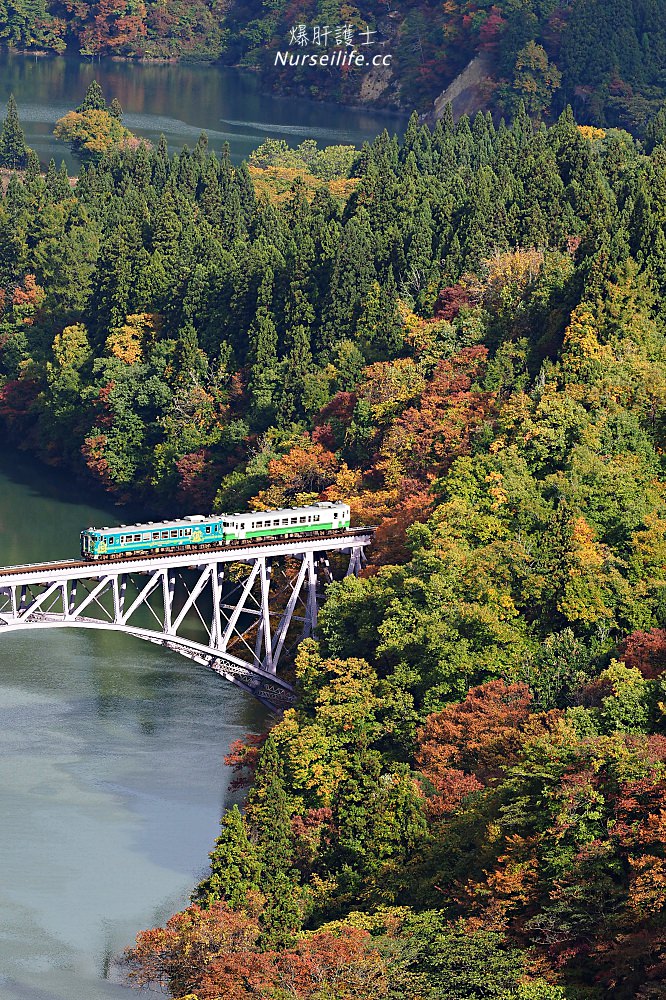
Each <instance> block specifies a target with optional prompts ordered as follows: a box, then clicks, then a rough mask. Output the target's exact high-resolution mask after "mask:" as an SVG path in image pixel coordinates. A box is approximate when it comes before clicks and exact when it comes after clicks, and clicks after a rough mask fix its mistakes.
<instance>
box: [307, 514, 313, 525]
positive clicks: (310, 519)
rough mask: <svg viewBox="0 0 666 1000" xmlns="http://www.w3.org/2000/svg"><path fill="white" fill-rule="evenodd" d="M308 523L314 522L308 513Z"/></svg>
mask: <svg viewBox="0 0 666 1000" xmlns="http://www.w3.org/2000/svg"><path fill="white" fill-rule="evenodd" d="M308 524H312V517H311V516H310V514H308Z"/></svg>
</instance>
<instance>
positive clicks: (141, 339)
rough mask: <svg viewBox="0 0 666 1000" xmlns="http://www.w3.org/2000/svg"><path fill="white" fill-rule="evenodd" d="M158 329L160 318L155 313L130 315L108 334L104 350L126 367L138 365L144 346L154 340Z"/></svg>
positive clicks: (141, 358)
mask: <svg viewBox="0 0 666 1000" xmlns="http://www.w3.org/2000/svg"><path fill="white" fill-rule="evenodd" d="M159 327H160V317H159V316H158V315H157V314H156V313H132V314H131V315H130V316H128V317H127V320H126V322H125V323H124V324H123V325H122V326H121V327H119V328H117V329H115V330H113V331H112V333H110V334H109V336H108V337H107V340H106V349H107V351H108V352H109V354H111V355H112V356H113V357H114V358H119V359H120V361H124V362H125V364H126V365H135V364H139V363H140V362H141V361H142V360H143V351H144V346H147V344H148V343H149V342H150V341H152V340H154V339H155V334H156V332H157V331H158V330H159Z"/></svg>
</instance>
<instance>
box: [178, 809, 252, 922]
mask: <svg viewBox="0 0 666 1000" xmlns="http://www.w3.org/2000/svg"><path fill="white" fill-rule="evenodd" d="M220 828H221V833H220V836H219V837H218V838H217V840H216V841H215V848H214V850H213V851H211V853H210V875H208V877H207V878H205V879H204V880H203V881H202V882H200V883H199V885H198V886H197V888H196V889H195V891H194V893H193V894H192V902H193V903H199V905H200V906H204V907H206V908H208V907H210V906H212V904H213V903H216V902H218V901H219V900H224V901H225V902H227V903H229V905H230V906H232V907H233V908H234V909H242V908H243V906H244V905H245V904H246V902H247V894H248V892H251V891H257V890H258V889H259V885H260V876H261V865H260V863H259V859H258V857H257V850H256V847H255V846H254V844H252V843H251V842H250V839H249V837H248V835H247V830H246V828H245V821H244V819H243V817H242V815H241V812H240V809H239V808H238V806H237V805H233V806H232V807H231V809H227V811H226V812H225V814H224V816H223V817H222V820H221V822H220Z"/></svg>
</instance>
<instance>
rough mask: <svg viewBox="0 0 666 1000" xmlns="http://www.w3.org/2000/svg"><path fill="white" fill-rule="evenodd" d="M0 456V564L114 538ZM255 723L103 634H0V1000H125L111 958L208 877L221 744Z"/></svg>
mask: <svg viewBox="0 0 666 1000" xmlns="http://www.w3.org/2000/svg"><path fill="white" fill-rule="evenodd" d="M118 520H119V519H118V518H117V517H116V516H115V515H114V512H113V511H112V510H111V511H110V510H106V511H104V510H101V509H100V508H99V507H93V506H89V505H88V504H86V503H85V502H84V500H83V499H81V500H77V499H75V498H73V496H72V489H71V484H69V483H68V482H67V481H66V480H65V479H64V478H63V477H59V476H57V475H54V474H51V473H45V472H44V471H43V470H40V469H37V468H36V467H35V466H34V465H32V464H31V463H30V462H29V460H27V459H25V458H20V459H17V458H16V457H13V456H7V455H4V456H3V455H0V565H6V564H8V563H12V562H29V561H35V560H37V559H42V558H43V559H55V558H59V557H62V556H68V555H72V554H75V553H76V549H77V541H78V532H79V530H80V528H81V526H82V525H87V524H93V523H102V522H103V523H108V522H109V521H111V522H113V523H118ZM265 721H266V714H265V712H264V710H263V709H261V708H260V706H258V705H257V704H256V703H255V702H253V701H252V700H251V699H250V698H249V697H247V696H245V695H244V694H243V693H242V692H240V691H239V690H237V689H236V688H234V687H232V685H230V684H226V683H225V682H224V681H222V680H221V679H220V678H219V677H217V676H216V675H214V674H213V673H212V672H210V671H207V670H206V669H205V668H204V667H199V666H197V665H196V664H194V663H190V662H189V661H187V660H185V659H182V658H180V657H178V656H177V655H176V654H173V653H170V652H168V651H163V650H160V649H158V648H157V647H154V646H152V645H150V644H148V643H142V642H140V641H139V640H134V639H131V638H129V637H126V636H122V635H116V634H113V633H103V632H98V633H96V632H92V631H83V630H82V631H76V630H74V629H72V630H60V631H58V630H54V631H51V632H36V633H35V634H34V635H30V634H20V633H19V634H14V635H7V636H2V635H0V859H1V862H0V864H1V867H0V1000H109V998H114V997H115V998H121V997H122V998H124V1000H131V997H132V996H133V995H134V994H133V993H131V992H129V991H127V990H126V989H125V988H124V987H122V986H121V985H119V984H118V972H117V969H115V968H114V966H113V961H112V959H113V956H114V955H117V954H118V953H119V952H120V951H122V949H123V948H124V947H125V946H126V945H128V944H129V943H131V942H132V941H133V939H134V936H135V934H136V933H137V931H138V930H141V929H143V928H146V927H152V926H154V925H155V924H157V923H161V922H163V921H164V920H165V919H166V918H167V917H168V916H169V915H170V914H171V913H172V912H173V911H174V910H176V909H178V908H179V907H180V906H182V905H183V904H184V903H185V902H186V900H187V898H188V895H189V891H190V889H191V887H192V884H193V883H194V882H195V881H196V880H197V878H198V877H199V876H200V875H201V874H202V873H203V872H204V870H205V869H206V868H207V863H206V862H207V854H208V851H209V850H210V847H211V844H212V842H213V839H214V837H215V835H216V832H217V830H218V822H219V816H220V813H221V810H222V807H223V803H224V801H225V794H226V788H227V784H228V780H229V775H228V772H227V771H226V770H225V768H224V766H223V763H222V758H223V755H224V754H225V753H226V751H227V749H228V746H229V744H230V742H231V741H232V740H233V739H236V738H238V737H239V736H241V735H243V734H244V733H246V732H248V731H255V732H256V731H258V730H259V729H260V728H261V727H262V726H263V725H264V724H265Z"/></svg>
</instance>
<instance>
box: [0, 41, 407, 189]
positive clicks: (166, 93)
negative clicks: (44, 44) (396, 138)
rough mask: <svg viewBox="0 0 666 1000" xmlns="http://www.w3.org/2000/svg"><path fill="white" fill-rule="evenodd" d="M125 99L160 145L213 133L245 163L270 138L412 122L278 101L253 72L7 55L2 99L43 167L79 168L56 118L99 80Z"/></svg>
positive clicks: (355, 137)
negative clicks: (11, 105)
mask: <svg viewBox="0 0 666 1000" xmlns="http://www.w3.org/2000/svg"><path fill="white" fill-rule="evenodd" d="M93 79H97V80H98V81H99V82H100V84H101V85H102V88H103V89H104V91H105V93H106V94H107V95H108V96H114V97H117V98H118V100H119V101H120V103H121V105H122V106H123V109H124V111H125V122H126V124H127V126H128V128H130V129H132V131H135V132H137V133H138V134H139V135H143V136H145V137H146V138H147V139H150V140H151V141H153V142H156V141H157V140H158V139H159V136H160V133H162V132H163V133H164V134H165V135H166V137H167V139H168V141H169V143H170V145H171V147H172V149H177V148H180V147H181V146H182V145H183V144H184V143H187V144H188V145H193V143H194V142H196V140H197V138H198V136H199V133H200V132H201V130H202V129H205V130H206V132H207V133H208V135H209V138H210V140H211V143H212V146H213V148H215V149H219V148H220V147H221V145H222V143H223V142H225V141H228V142H229V143H230V144H231V153H232V158H233V159H234V160H235V161H236V162H238V161H240V160H241V159H243V158H244V157H246V156H247V155H248V154H249V153H250V151H251V150H252V149H255V148H256V147H257V146H258V145H259V143H261V142H262V141H263V140H264V139H265V138H266V137H267V136H271V137H274V138H284V139H286V140H287V141H288V142H289V143H290V145H296V144H298V143H299V142H301V141H302V140H303V139H305V138H308V137H311V138H314V139H318V140H319V141H320V142H322V143H329V144H332V143H355V144H357V145H360V144H361V143H362V142H363V141H364V140H365V139H372V138H373V137H374V136H375V135H377V134H378V133H379V132H380V131H381V130H382V129H383V128H384V127H387V128H388V129H389V131H401V130H402V129H403V128H404V125H405V122H406V117H405V116H404V115H396V114H386V115H384V114H381V113H379V112H374V111H366V110H363V109H356V108H354V109H352V108H344V107H340V106H338V105H327V104H317V103H314V102H312V101H307V100H304V99H299V98H293V97H289V98H285V97H276V96H274V95H271V94H267V93H266V92H265V91H263V90H262V87H261V84H260V81H259V79H258V78H257V77H256V76H254V75H253V74H252V73H249V72H246V73H240V72H237V71H235V70H230V69H222V68H220V67H214V66H191V65H189V66H187V65H184V66H179V65H173V64H166V65H164V64H159V65H158V64H153V65H151V64H146V65H143V64H136V63H131V62H109V61H107V62H103V63H90V62H88V61H85V60H80V59H73V58H65V57H56V58H45V59H31V58H29V57H21V56H6V55H4V56H3V60H2V63H1V64H0V101H3V102H4V101H6V100H7V97H8V96H9V94H10V93H13V94H14V96H15V97H16V99H17V101H18V104H19V111H20V114H21V120H22V122H23V124H24V127H25V131H26V135H27V138H28V142H29V144H30V145H31V146H32V147H33V148H34V149H35V150H36V151H37V153H38V154H39V156H40V157H41V159H42V160H43V161H46V160H49V159H50V158H51V157H54V158H55V159H56V161H57V162H60V160H61V159H63V158H64V159H65V161H66V162H67V165H68V168H69V169H70V170H76V169H77V163H76V160H75V158H73V157H72V156H71V154H70V153H69V151H68V149H67V147H66V146H65V145H64V144H62V143H58V142H56V141H55V139H54V137H53V135H52V132H53V126H54V124H55V122H56V120H57V119H58V118H60V117H62V115H64V114H65V113H66V112H67V111H69V110H71V108H72V107H73V106H75V105H76V104H78V103H79V101H80V100H81V98H82V97H83V94H84V93H85V90H86V87H87V86H88V84H89V83H90V81H91V80H93Z"/></svg>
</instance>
